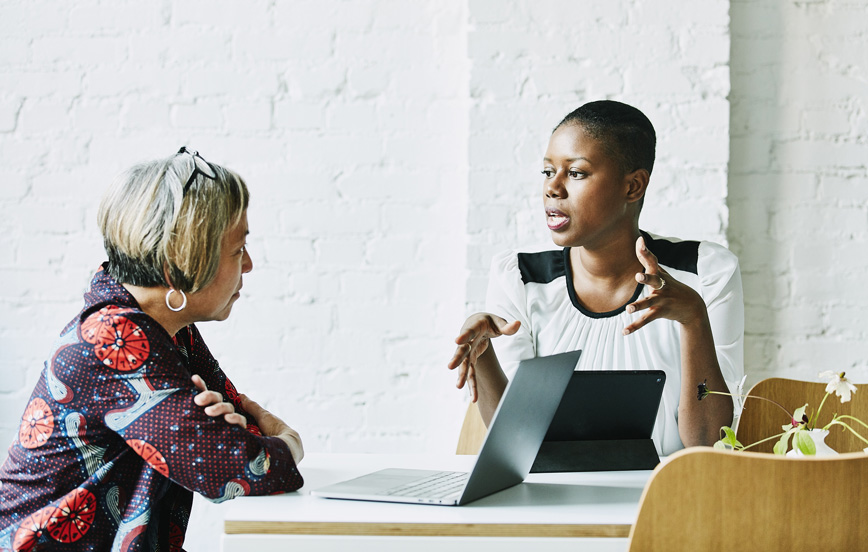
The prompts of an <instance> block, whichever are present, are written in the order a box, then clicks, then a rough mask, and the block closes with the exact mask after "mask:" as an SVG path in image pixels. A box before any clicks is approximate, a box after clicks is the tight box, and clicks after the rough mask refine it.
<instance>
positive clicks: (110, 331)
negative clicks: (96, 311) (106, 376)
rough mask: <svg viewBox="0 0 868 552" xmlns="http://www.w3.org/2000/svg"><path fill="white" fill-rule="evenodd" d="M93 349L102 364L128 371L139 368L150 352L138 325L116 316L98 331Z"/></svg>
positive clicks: (149, 347) (146, 339)
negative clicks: (109, 323) (110, 322)
mask: <svg viewBox="0 0 868 552" xmlns="http://www.w3.org/2000/svg"><path fill="white" fill-rule="evenodd" d="M94 349H95V351H96V356H97V358H98V359H99V360H100V361H102V363H103V364H105V365H106V366H111V367H112V368H115V369H117V370H120V371H122V372H128V371H130V370H138V369H139V368H141V366H142V363H143V362H144V361H145V360H147V358H148V355H149V354H150V351H151V346H150V344H149V343H148V338H147V336H145V333H144V332H143V331H142V329H141V328H139V327H138V325H136V324H135V323H133V322H131V321H129V320H127V319H126V318H124V317H118V318H117V319H116V320H115V321H114V323H113V325H112V326H111V327H109V328H103V329H102V330H101V331H100V333H99V335H98V336H97V342H96V344H95V346H94Z"/></svg>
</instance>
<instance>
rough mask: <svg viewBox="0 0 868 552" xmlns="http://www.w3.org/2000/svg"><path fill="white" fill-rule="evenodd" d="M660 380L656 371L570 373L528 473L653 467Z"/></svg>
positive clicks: (656, 460)
mask: <svg viewBox="0 0 868 552" xmlns="http://www.w3.org/2000/svg"><path fill="white" fill-rule="evenodd" d="M665 383H666V373H665V372H663V371H662V370H582V371H576V372H573V374H572V376H571V378H570V382H569V384H567V389H566V391H564V395H563V398H562V399H561V402H560V404H559V405H558V409H557V410H556V411H555V416H554V418H553V419H552V422H551V424H550V425H549V428H548V430H547V432H546V436H545V438H544V440H543V443H542V445H541V446H540V450H539V452H538V453H537V457H536V460H535V461H534V464H533V467H532V468H531V472H537V473H538V472H562V471H612V470H646V469H654V467H655V466H656V465H657V464H658V463H659V462H660V457H659V456H658V455H657V450H656V448H655V447H654V442H653V441H652V440H651V433H652V431H653V430H654V423H655V421H656V420H657V411H658V409H659V408H660V399H661V398H662V396H663V386H664V385H665Z"/></svg>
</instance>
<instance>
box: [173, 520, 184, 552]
mask: <svg viewBox="0 0 868 552" xmlns="http://www.w3.org/2000/svg"><path fill="white" fill-rule="evenodd" d="M182 546H184V531H182V530H181V528H180V527H178V526H177V525H176V524H174V523H170V524H169V552H182V551H183V548H182Z"/></svg>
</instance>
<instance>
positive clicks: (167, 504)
mask: <svg viewBox="0 0 868 552" xmlns="http://www.w3.org/2000/svg"><path fill="white" fill-rule="evenodd" d="M193 374H199V375H200V376H201V377H202V379H203V380H205V383H206V384H207V386H208V388H209V389H214V390H218V391H220V392H222V393H223V396H224V397H225V398H226V400H231V401H232V402H233V403H234V404H235V408H236V410H237V411H239V412H241V413H242V414H245V415H246V416H247V418H248V423H249V425H248V428H247V430H244V429H242V428H240V427H238V426H235V425H230V424H228V423H226V422H225V421H224V420H223V418H222V417H218V418H210V417H208V416H207V415H206V414H205V413H204V411H203V409H202V407H199V406H197V405H196V404H194V403H193V397H194V396H195V395H196V394H197V390H196V388H195V387H194V386H193V383H192V382H191V380H190V378H191V376H192V375H193ZM237 398H238V393H237V392H236V390H235V387H234V386H233V385H232V382H230V381H229V379H228V378H227V377H226V375H225V374H224V373H223V371H222V370H221V369H220V366H219V365H218V364H217V361H216V360H214V358H213V357H212V356H211V353H210V352H209V351H208V348H207V347H206V346H205V343H204V342H203V340H202V337H201V335H200V334H199V332H198V330H197V329H196V328H195V326H189V327H187V328H185V329H183V330H181V331H180V332H178V334H177V335H176V336H175V337H174V338H172V337H170V336H169V335H168V334H167V333H166V331H165V330H163V328H162V327H161V326H160V325H159V324H157V322H156V321H154V319H152V318H150V317H149V316H148V315H146V314H145V313H144V312H142V311H141V310H140V309H139V306H138V304H137V303H136V301H135V299H134V298H133V297H132V296H131V295H130V294H129V293H128V292H127V291H126V289H125V288H124V287H123V286H121V285H119V284H118V283H117V282H116V281H115V280H114V279H113V278H112V277H111V276H109V275H108V273H107V272H106V271H105V270H103V269H102V268H100V270H99V271H98V272H97V273H96V274H95V275H94V278H93V280H92V282H91V284H90V288H89V289H88V290H87V292H86V293H85V295H84V308H83V309H82V311H81V312H80V313H79V315H78V316H76V317H75V318H74V319H73V320H72V321H71V322H70V323H69V324H68V325H67V326H66V328H64V330H63V331H62V332H61V334H60V338H59V339H58V341H57V342H56V344H55V346H54V352H53V354H52V356H51V359H50V360H49V361H48V362H46V363H45V368H44V369H43V371H42V374H41V377H40V378H39V381H38V383H37V384H36V388H35V389H34V390H33V394H32V395H31V397H30V400H29V401H28V402H27V406H26V408H25V410H24V415H23V416H22V417H21V426H20V429H19V432H18V439H16V440H15V442H13V443H12V446H11V447H10V449H9V456H8V458H7V460H6V462H5V463H4V464H3V466H2V467H0V550H3V551H5V550H113V551H115V550H117V551H128V550H129V551H132V550H164V551H165V550H171V551H175V550H182V546H183V542H184V533H185V531H186V527H187V521H188V519H189V515H190V507H191V505H192V502H193V494H192V491H195V492H198V493H201V494H202V495H204V496H205V497H206V498H209V499H210V500H213V501H215V502H222V501H224V500H229V499H231V498H235V497H237V496H242V495H266V494H276V493H282V492H289V491H294V490H296V489H298V488H299V487H301V486H302V484H303V480H302V477H301V475H300V474H299V472H298V469H297V467H296V465H295V462H294V461H293V458H292V455H291V454H290V452H289V449H288V448H287V446H286V445H285V444H284V443H283V442H282V441H280V440H279V439H277V438H274V437H263V436H261V435H260V432H259V428H258V427H257V426H256V425H255V424H254V420H253V419H252V417H250V416H249V415H247V414H246V413H244V412H243V411H242V410H241V408H240V406H239V404H238V401H237Z"/></svg>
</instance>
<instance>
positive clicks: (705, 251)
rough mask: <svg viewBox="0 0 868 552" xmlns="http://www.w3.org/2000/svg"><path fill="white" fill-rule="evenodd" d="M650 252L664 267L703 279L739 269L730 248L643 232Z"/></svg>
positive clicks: (713, 243)
mask: <svg viewBox="0 0 868 552" xmlns="http://www.w3.org/2000/svg"><path fill="white" fill-rule="evenodd" d="M643 235H644V236H645V239H646V241H647V242H648V249H650V250H651V252H652V253H654V255H656V256H657V260H658V261H659V262H660V264H661V265H663V266H665V267H668V268H673V269H675V270H680V271H682V272H690V273H692V274H695V275H697V276H698V277H699V278H701V279H705V278H707V277H708V276H710V275H712V274H718V275H719V274H732V273H733V272H736V271H737V270H738V257H736V256H735V254H734V253H733V252H732V251H730V250H729V249H727V248H726V247H724V246H722V245H720V244H718V243H715V242H711V241H699V240H682V239H679V238H671V237H662V236H657V235H655V234H650V233H647V232H643Z"/></svg>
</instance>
